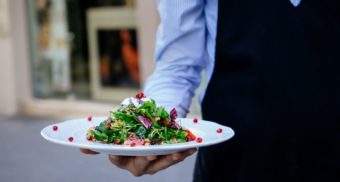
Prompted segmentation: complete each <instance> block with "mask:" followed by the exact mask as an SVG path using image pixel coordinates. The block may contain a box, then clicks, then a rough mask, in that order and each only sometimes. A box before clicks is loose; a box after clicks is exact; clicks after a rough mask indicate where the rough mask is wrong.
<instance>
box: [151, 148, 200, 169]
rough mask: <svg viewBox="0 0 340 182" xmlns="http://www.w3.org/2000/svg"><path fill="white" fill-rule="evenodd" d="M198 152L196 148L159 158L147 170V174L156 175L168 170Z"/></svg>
mask: <svg viewBox="0 0 340 182" xmlns="http://www.w3.org/2000/svg"><path fill="white" fill-rule="evenodd" d="M196 151H197V149H196V148H194V149H189V150H186V151H183V152H177V153H174V154H171V155H166V156H163V157H161V158H159V159H158V160H157V161H154V162H153V163H151V164H150V165H149V166H148V168H147V169H146V171H145V172H146V173H147V174H155V173H156V172H158V171H160V170H163V169H166V168H168V167H169V166H171V165H174V164H176V163H178V162H180V161H183V160H184V159H185V158H187V157H188V156H190V155H192V154H194V153H195V152H196Z"/></svg>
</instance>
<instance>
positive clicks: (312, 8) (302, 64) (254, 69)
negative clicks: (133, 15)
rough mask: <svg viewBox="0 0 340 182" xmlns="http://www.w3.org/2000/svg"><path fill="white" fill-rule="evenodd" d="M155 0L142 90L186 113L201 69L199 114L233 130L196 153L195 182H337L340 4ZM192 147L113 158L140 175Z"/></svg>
mask: <svg viewBox="0 0 340 182" xmlns="http://www.w3.org/2000/svg"><path fill="white" fill-rule="evenodd" d="M157 2H158V11H159V14H160V19H161V23H160V25H159V29H158V34H157V45H156V46H157V47H156V48H157V50H156V61H157V65H156V69H155V71H154V73H153V74H152V75H151V76H150V78H149V79H148V81H147V83H146V86H145V94H146V95H147V96H150V97H152V98H154V99H155V100H156V101H157V103H160V104H162V105H165V106H168V108H172V107H175V108H176V109H177V111H178V113H179V116H182V117H184V116H185V115H186V114H187V112H188V108H189V105H190V103H191V98H192V97H193V95H194V91H195V89H196V88H197V87H198V85H199V83H200V81H201V77H200V74H201V71H202V70H204V71H205V74H206V78H207V79H208V81H209V83H208V85H207V88H206V90H205V91H204V93H203V96H202V101H201V103H202V113H203V119H205V120H211V121H215V122H218V123H220V124H223V125H226V126H230V127H231V128H233V129H234V130H235V137H234V138H232V139H231V140H230V141H227V142H224V143H222V144H219V145H214V146H210V147H203V148H200V149H199V152H198V156H197V161H196V166H195V173H194V181H195V182H208V181H209V182H215V181H228V182H252V181H261V182H267V181H268V182H273V181H308V182H321V181H322V182H323V181H327V182H333V181H334V182H335V181H339V179H340V173H339V171H340V155H339V154H340V3H339V1H337V0H329V1H310V0H282V1H272V0H263V1H250V0H228V1H222V0H220V1H217V0H208V1H204V0H192V1H188V0H186V1H184V0H171V1H170V0H158V1H157ZM84 152H87V153H89V152H90V151H84ZM194 152H195V149H192V150H188V151H185V152H181V153H175V154H172V155H168V156H148V157H120V156H110V160H111V161H112V163H113V164H115V165H117V166H118V167H121V168H124V169H127V170H129V171H130V172H132V173H133V174H134V175H136V176H140V175H143V174H154V173H156V172H158V171H160V170H162V169H164V168H167V167H169V166H171V165H173V164H175V163H177V162H179V161H181V160H184V159H185V158H186V157H187V156H189V155H190V154H192V153H194Z"/></svg>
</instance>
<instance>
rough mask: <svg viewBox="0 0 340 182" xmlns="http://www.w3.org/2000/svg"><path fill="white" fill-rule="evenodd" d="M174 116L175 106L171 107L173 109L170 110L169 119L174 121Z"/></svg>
mask: <svg viewBox="0 0 340 182" xmlns="http://www.w3.org/2000/svg"><path fill="white" fill-rule="evenodd" d="M176 118H177V111H176V109H175V108H173V109H172V110H171V111H170V119H171V120H172V121H175V120H176Z"/></svg>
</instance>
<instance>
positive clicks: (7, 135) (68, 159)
mask: <svg viewBox="0 0 340 182" xmlns="http://www.w3.org/2000/svg"><path fill="white" fill-rule="evenodd" d="M63 120H64V119H60V118H59V119H51V118H34V117H28V116H17V117H11V118H8V117H2V116H0V145H1V147H0V181H1V182H74V181H81V182H101V181H105V182H137V181H138V182H190V181H191V180H192V173H193V166H194V161H195V157H196V156H195V155H194V156H191V157H189V158H188V159H186V160H185V161H183V162H181V163H179V164H177V165H175V166H172V167H170V168H168V169H166V170H164V171H161V172H159V173H157V174H155V175H146V176H142V177H134V176H132V175H131V174H130V173H129V172H126V171H124V170H121V169H119V168H117V167H115V166H113V165H111V163H110V162H109V161H108V159H107V156H106V155H104V154H100V155H95V156H90V155H84V154H81V153H80V152H79V150H77V149H75V148H72V147H65V146H60V145H56V144H53V143H50V142H47V141H45V140H44V139H43V138H42V137H41V136H40V130H41V129H42V128H44V127H45V126H47V125H50V124H52V123H56V122H61V121H63Z"/></svg>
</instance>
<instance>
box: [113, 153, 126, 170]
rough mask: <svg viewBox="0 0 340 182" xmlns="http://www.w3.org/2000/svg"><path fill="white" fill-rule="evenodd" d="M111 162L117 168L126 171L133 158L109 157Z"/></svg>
mask: <svg viewBox="0 0 340 182" xmlns="http://www.w3.org/2000/svg"><path fill="white" fill-rule="evenodd" d="M109 160H110V161H111V163H112V164H114V165H116V166H117V167H119V168H122V169H126V168H127V164H128V163H129V162H131V161H132V157H129V156H117V155H109Z"/></svg>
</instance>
